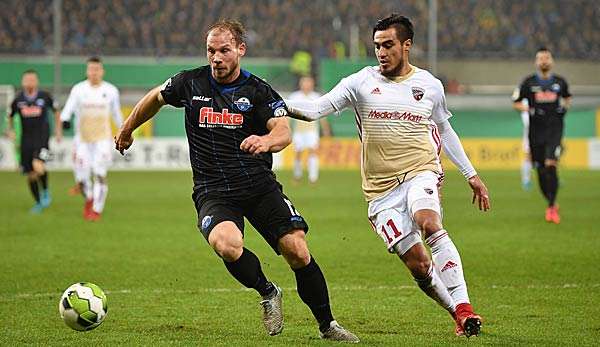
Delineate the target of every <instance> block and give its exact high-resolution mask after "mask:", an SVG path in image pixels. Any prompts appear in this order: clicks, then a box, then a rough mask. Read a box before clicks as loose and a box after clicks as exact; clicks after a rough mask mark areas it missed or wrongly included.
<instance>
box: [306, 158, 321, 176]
mask: <svg viewBox="0 0 600 347" xmlns="http://www.w3.org/2000/svg"><path fill="white" fill-rule="evenodd" d="M318 179H319V156H317V155H316V154H311V155H309V156H308V181H309V182H310V183H315V182H316V181H317V180H318Z"/></svg>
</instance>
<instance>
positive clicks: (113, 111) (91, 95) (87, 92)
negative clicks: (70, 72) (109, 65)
mask: <svg viewBox="0 0 600 347" xmlns="http://www.w3.org/2000/svg"><path fill="white" fill-rule="evenodd" d="M72 114H74V115H75V122H74V123H75V126H74V129H75V137H76V139H77V141H78V142H82V143H83V142H88V143H91V142H98V141H103V140H110V139H111V138H112V130H111V126H110V118H111V115H112V118H113V120H114V122H115V125H116V126H117V128H119V127H121V124H122V123H123V115H122V113H121V103H120V101H119V90H118V89H117V87H115V86H114V85H112V84H110V83H108V82H106V81H102V82H101V83H100V84H99V85H97V86H93V85H92V84H91V83H90V82H89V81H87V80H85V81H82V82H79V83H77V84H76V85H74V86H73V88H72V89H71V93H70V94H69V98H68V99H67V102H66V103H65V107H64V109H63V110H62V112H61V115H60V116H61V120H62V121H68V120H70V119H71V115H72Z"/></svg>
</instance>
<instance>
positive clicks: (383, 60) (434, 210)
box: [287, 14, 490, 337]
mask: <svg viewBox="0 0 600 347" xmlns="http://www.w3.org/2000/svg"><path fill="white" fill-rule="evenodd" d="M413 35H414V32H413V26H412V24H411V22H410V20H409V19H408V18H406V17H403V16H399V15H395V14H393V15H391V16H389V17H387V18H384V19H382V20H380V21H379V22H377V24H376V25H375V27H374V28H373V43H374V45H375V54H376V56H377V60H378V61H379V66H376V67H366V68H364V69H362V70H361V71H359V72H357V73H355V74H353V75H350V76H349V77H346V78H344V79H343V80H342V81H341V82H340V83H339V84H338V85H337V86H335V87H334V88H333V90H331V91H330V92H329V93H327V94H326V95H324V96H323V97H321V98H319V99H317V100H316V101H314V102H296V101H287V105H288V111H289V112H290V116H291V117H295V118H300V119H305V120H316V119H319V118H321V117H324V116H326V115H328V114H332V113H335V112H339V111H341V110H343V109H345V108H348V107H352V108H353V109H354V110H355V112H356V122H357V125H358V130H359V134H358V135H359V138H360V140H361V142H362V151H361V153H362V162H361V169H362V170H361V173H362V188H363V191H364V194H365V197H366V200H367V201H368V203H369V207H368V215H369V220H370V221H371V224H372V226H373V228H374V230H375V232H376V233H377V234H378V235H379V236H380V237H381V238H382V239H383V241H384V242H385V244H386V247H387V249H388V251H389V252H391V253H396V254H397V255H398V256H399V257H400V259H402V261H403V262H404V263H405V264H406V266H407V267H408V269H409V270H410V272H411V274H412V275H413V277H414V279H415V281H416V282H417V284H418V285H419V287H420V288H421V289H422V290H423V291H424V292H425V293H426V294H427V295H428V296H430V297H431V298H432V299H434V300H435V301H436V302H438V303H439V304H440V305H441V306H442V307H443V308H444V309H446V310H448V312H450V314H451V315H452V316H453V317H454V319H455V322H456V328H455V332H456V334H457V335H466V336H467V337H469V336H471V335H477V334H479V330H480V326H481V317H480V316H479V315H477V314H475V313H474V312H473V308H472V307H471V304H470V300H469V296H468V293H467V285H466V282H465V279H464V276H463V269H462V262H461V259H460V255H459V253H458V250H457V249H456V246H455V245H454V243H453V242H452V240H451V239H450V237H449V236H448V233H447V232H446V230H444V228H443V226H442V217H441V215H442V213H441V206H440V198H439V188H440V185H441V182H442V179H443V176H444V172H443V170H442V166H441V163H440V157H439V154H440V151H441V148H444V151H445V152H446V154H447V155H448V157H450V159H451V160H452V162H453V163H454V164H455V165H456V166H457V167H458V168H459V169H460V171H461V173H462V174H463V175H464V176H465V178H466V179H467V181H468V183H469V185H470V187H471V189H472V190H473V203H474V202H475V201H477V203H478V206H479V209H480V210H483V211H486V210H488V209H489V208H490V202H489V197H488V191H487V188H486V187H485V185H484V184H483V182H482V181H481V179H480V178H479V176H478V175H477V172H476V171H475V169H474V168H473V166H472V165H471V163H470V161H469V159H468V158H467V156H466V154H465V152H464V150H463V148H462V145H461V143H460V140H459V138H458V136H457V135H456V133H455V132H454V130H453V129H452V127H451V126H450V123H449V122H448V118H450V116H451V113H450V112H449V111H448V109H447V108H446V99H445V96H444V89H443V87H442V84H441V82H440V81H439V80H438V79H437V78H435V77H434V76H432V75H431V74H430V73H429V72H427V71H425V70H422V69H419V68H417V67H415V66H412V65H411V64H410V63H409V60H408V59H409V52H410V49H411V47H412V43H413ZM421 237H424V238H425V239H426V241H427V244H428V245H429V247H430V248H431V256H432V257H433V262H432V259H431V258H432V257H430V255H429V253H428V252H427V250H426V249H425V247H424V246H423V243H422V240H421Z"/></svg>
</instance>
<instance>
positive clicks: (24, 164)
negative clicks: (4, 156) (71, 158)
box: [7, 70, 60, 213]
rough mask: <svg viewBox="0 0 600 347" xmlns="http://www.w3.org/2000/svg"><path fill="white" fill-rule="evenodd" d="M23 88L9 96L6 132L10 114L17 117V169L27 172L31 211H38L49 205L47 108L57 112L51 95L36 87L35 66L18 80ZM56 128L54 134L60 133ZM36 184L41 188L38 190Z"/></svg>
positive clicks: (10, 125) (11, 133)
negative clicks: (20, 131) (18, 166)
mask: <svg viewBox="0 0 600 347" xmlns="http://www.w3.org/2000/svg"><path fill="white" fill-rule="evenodd" d="M21 84H22V87H23V90H22V91H21V92H19V94H17V96H16V97H15V99H14V100H13V102H12V104H11V108H10V113H9V114H8V129H7V132H8V135H9V137H10V138H14V137H15V136H14V130H13V118H14V117H15V115H17V114H18V115H19V116H20V117H21V127H22V135H21V144H20V149H21V169H22V170H23V173H24V174H26V175H27V182H28V184H29V189H30V190H31V194H32V195H33V198H34V199H35V205H33V207H32V208H31V210H30V212H31V213H40V212H42V210H43V209H44V208H46V207H48V206H49V205H50V201H51V198H50V192H49V190H48V172H47V171H46V166H45V161H46V160H47V159H48V155H49V152H48V140H49V138H50V123H49V120H48V112H49V111H50V110H53V112H54V115H55V117H58V112H57V110H56V106H55V104H54V100H53V99H52V96H51V95H50V94H49V93H47V92H45V91H43V90H39V89H38V85H39V78H38V74H37V72H36V71H35V70H27V71H25V72H24V73H23V77H22V81H21ZM58 127H60V122H59V121H57V122H55V129H58ZM59 134H60V133H59V132H58V131H57V137H60V135H59ZM40 186H41V188H42V190H41V192H40Z"/></svg>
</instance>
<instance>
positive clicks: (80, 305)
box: [58, 282, 108, 331]
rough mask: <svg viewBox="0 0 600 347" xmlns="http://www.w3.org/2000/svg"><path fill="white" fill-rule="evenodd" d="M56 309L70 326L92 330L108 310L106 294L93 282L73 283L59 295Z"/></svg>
mask: <svg viewBox="0 0 600 347" xmlns="http://www.w3.org/2000/svg"><path fill="white" fill-rule="evenodd" d="M58 310H59V311H60V316H61V317H62V319H63V320H64V321H65V324H67V325H68V326H69V327H70V328H72V329H75V330H78V331H86V330H92V329H94V328H96V327H97V326H98V325H100V324H101V323H102V321H103V320H104V317H106V313H107V312H108V306H107V302H106V294H104V292H103V291H102V289H100V287H98V286H97V285H95V284H93V283H89V282H79V283H75V284H73V285H71V286H70V287H69V288H67V290H65V292H64V293H63V295H62V296H61V298H60V302H59V303H58Z"/></svg>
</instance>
